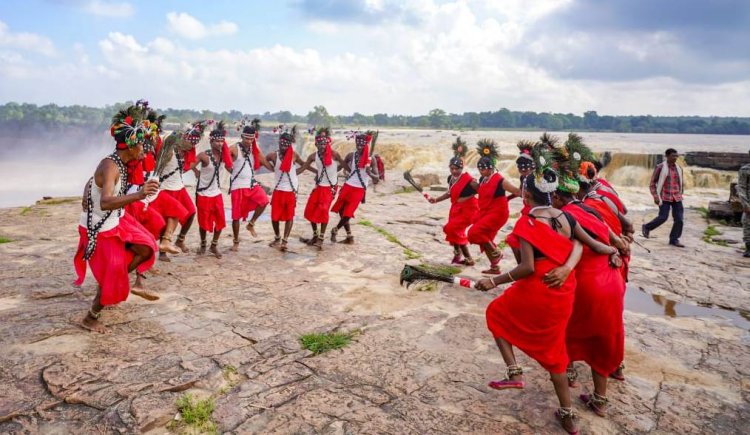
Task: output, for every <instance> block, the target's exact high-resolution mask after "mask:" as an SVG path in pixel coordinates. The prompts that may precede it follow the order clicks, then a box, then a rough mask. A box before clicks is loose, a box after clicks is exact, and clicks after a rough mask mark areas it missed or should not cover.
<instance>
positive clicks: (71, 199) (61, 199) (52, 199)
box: [36, 196, 81, 205]
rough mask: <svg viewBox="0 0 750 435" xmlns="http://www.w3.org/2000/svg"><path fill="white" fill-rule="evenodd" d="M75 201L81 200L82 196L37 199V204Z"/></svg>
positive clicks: (57, 203) (70, 202)
mask: <svg viewBox="0 0 750 435" xmlns="http://www.w3.org/2000/svg"><path fill="white" fill-rule="evenodd" d="M74 202H81V197H80V196H79V197H71V196H69V197H65V198H50V199H40V200H39V201H37V202H36V203H37V204H44V205H59V204H72V203H74Z"/></svg>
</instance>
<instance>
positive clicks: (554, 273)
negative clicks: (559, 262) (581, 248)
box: [542, 266, 573, 288]
mask: <svg viewBox="0 0 750 435" xmlns="http://www.w3.org/2000/svg"><path fill="white" fill-rule="evenodd" d="M572 270H573V269H571V268H569V267H567V266H560V267H556V268H554V269H552V270H550V271H549V272H547V274H546V275H544V278H543V279H542V281H543V282H544V283H545V284H547V287H550V288H557V287H561V286H562V285H563V284H564V283H565V280H566V279H568V275H570V272H571V271H572Z"/></svg>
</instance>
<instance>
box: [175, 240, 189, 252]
mask: <svg viewBox="0 0 750 435" xmlns="http://www.w3.org/2000/svg"><path fill="white" fill-rule="evenodd" d="M174 245H175V246H177V247H178V248H180V250H181V251H182V252H183V253H184V254H187V253H188V252H190V248H188V247H187V246H185V240H178V241H177V243H175V244H174Z"/></svg>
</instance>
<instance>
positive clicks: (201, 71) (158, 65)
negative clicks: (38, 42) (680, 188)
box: [0, 0, 750, 115]
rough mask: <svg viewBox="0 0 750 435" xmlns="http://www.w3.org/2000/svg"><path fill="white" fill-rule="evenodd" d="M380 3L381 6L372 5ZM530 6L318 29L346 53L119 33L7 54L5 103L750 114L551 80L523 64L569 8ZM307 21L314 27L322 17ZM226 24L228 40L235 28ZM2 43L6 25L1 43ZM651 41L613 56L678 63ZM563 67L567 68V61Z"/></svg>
mask: <svg viewBox="0 0 750 435" xmlns="http://www.w3.org/2000/svg"><path fill="white" fill-rule="evenodd" d="M384 4H385V3H383V2H378V1H372V2H369V3H368V7H370V8H372V9H378V8H382V7H383V5H384ZM525 4H527V2H522V1H521V0H513V1H509V2H507V4H504V7H503V8H502V10H500V9H498V6H497V3H495V2H493V1H490V0H485V1H477V2H465V1H461V0H456V1H449V2H442V1H440V2H438V1H437V0H420V1H418V2H411V3H408V4H407V5H406V6H404V8H407V9H408V14H407V15H409V16H415V17H419V20H417V21H398V20H393V21H384V22H382V23H379V24H378V25H377V26H369V25H366V24H363V23H361V22H357V21H350V22H343V21H335V22H333V23H330V22H328V21H321V23H329V24H328V25H329V26H330V27H329V28H328V29H326V30H330V32H326V31H325V30H324V31H319V32H316V37H319V38H320V39H321V40H322V41H323V42H325V41H326V38H330V40H331V41H335V40H342V41H345V42H346V44H344V45H345V47H346V49H345V50H344V49H338V48H337V44H335V43H331V44H330V45H320V47H325V48H324V49H323V48H321V49H317V48H301V47H296V46H295V47H291V46H288V45H283V44H276V45H271V46H265V47H256V48H251V49H233V50H229V49H206V48H201V47H200V46H196V44H194V43H192V42H191V43H190V44H186V43H184V42H182V41H181V39H178V38H175V39H168V38H165V37H157V38H155V39H153V40H150V41H148V40H139V39H138V38H136V37H134V36H133V35H128V34H124V33H118V32H113V33H110V34H109V35H108V36H107V37H106V38H105V39H103V40H102V41H100V42H99V45H98V48H99V51H100V53H89V55H90V56H88V57H85V56H78V57H76V58H77V59H83V61H81V62H78V63H76V62H75V61H73V60H72V58H68V60H66V61H65V62H69V63H63V64H58V65H51V66H44V65H38V64H35V63H34V62H31V61H29V60H28V59H25V58H24V57H23V56H21V55H18V54H17V53H14V52H8V53H0V80H2V81H3V85H4V86H3V87H2V90H0V100H20V101H36V100H34V98H33V97H34V96H35V95H42V96H43V98H46V100H42V101H49V100H50V99H53V100H55V101H56V102H59V103H61V104H72V103H83V104H95V105H103V104H110V103H112V102H114V101H124V100H136V99H138V98H146V99H148V100H149V101H151V102H152V103H153V104H154V105H156V106H158V107H179V108H196V109H204V108H209V109H213V110H229V109H238V110H242V111H245V112H255V113H258V112H261V113H262V112H265V111H272V112H273V111H277V110H291V111H293V112H295V113H299V114H305V113H307V111H309V110H310V109H311V108H312V107H313V106H314V105H318V104H322V105H324V106H326V107H327V108H328V110H329V112H331V113H334V114H351V113H353V112H355V111H357V112H361V113H368V114H372V113H382V112H385V113H391V114H425V113H427V112H428V111H429V110H430V109H433V108H442V109H444V110H447V111H449V112H459V113H460V112H464V111H487V110H497V109H499V108H501V107H507V108H509V109H511V110H532V111H537V112H542V111H553V112H564V113H568V112H573V113H578V114H581V113H582V112H584V111H586V110H597V111H598V112H599V113H600V114H645V113H651V114H674V115H681V114H682V115H689V114H690V115H692V114H704V115H741V114H743V113H748V112H750V82H748V81H747V80H744V81H738V82H735V83H728V84H723V85H712V84H703V85H686V84H685V83H684V82H682V81H680V80H678V79H674V78H664V77H661V78H653V79H648V80H639V81H607V82H603V81H597V80H594V79H592V80H582V79H577V80H572V79H565V78H561V77H560V75H559V74H552V73H550V72H549V70H548V69H545V68H544V66H542V65H539V64H537V63H535V62H534V61H533V60H529V59H533V58H534V56H520V55H519V54H518V53H519V51H526V52H528V53H534V52H535V51H538V52H539V53H546V54H549V55H551V56H553V55H554V53H549V52H548V50H546V47H543V46H542V45H538V46H535V45H528V46H526V45H524V44H525V42H524V41H525V40H527V38H525V36H526V33H527V31H528V29H529V28H530V26H532V25H533V24H534V23H536V22H537V20H540V19H543V17H545V16H546V15H547V14H550V13H553V12H554V11H555V10H557V9H556V8H559V7H561V5H564V4H566V2H565V1H563V2H555V1H531V2H528V7H524V5H525ZM167 20H168V23H169V27H168V28H169V29H170V30H171V31H172V32H174V33H176V34H177V35H179V36H181V37H183V38H190V39H195V38H203V37H207V36H211V35H213V34H217V33H216V32H217V30H216V29H217V27H216V26H217V24H214V25H208V26H207V25H204V24H203V23H201V22H200V21H199V20H198V19H196V18H194V17H192V16H190V15H188V14H184V13H170V14H168V15H167ZM311 21H312V23H313V26H314V25H315V19H313V20H311ZM229 24H230V26H228V27H227V29H224V30H221V31H223V32H230V31H236V26H235V25H233V24H232V23H229ZM232 29H234V30H232ZM318 30H320V29H318ZM221 31H218V32H219V33H221ZM5 33H7V32H6V31H5V29H4V27H2V26H0V35H3V34H5ZM594 42H595V41H592V40H591V35H590V34H585V33H582V34H576V33H571V34H570V35H567V37H566V38H565V40H564V41H557V43H558V46H561V44H562V46H564V47H570V49H571V50H573V49H575V50H582V49H585V47H586V46H590V45H591V44H593V43H594ZM648 42H649V43H648V44H642V41H640V40H635V39H627V38H623V39H622V40H621V41H620V45H619V47H618V49H619V50H620V51H622V52H625V53H629V54H631V55H632V56H634V57H637V58H641V59H644V62H648V61H650V60H652V59H654V58H657V57H661V56H665V55H666V54H669V53H673V54H671V55H675V54H674V52H671V51H670V50H673V44H672V41H671V39H670V38H669V37H668V35H657V36H655V37H654V38H652V39H650V40H649V41H648ZM537 44H540V43H539V42H537ZM306 46H310V45H306ZM312 46H315V45H312ZM76 50H78V49H76ZM14 51H17V50H14ZM22 54H23V53H22ZM79 54H80V53H79ZM89 59H101V60H100V61H91V60H89ZM558 64H559V65H560V68H563V67H565V66H566V65H567V64H566V63H565V61H564V58H561V59H560V62H558ZM583 67H587V66H586V65H583ZM553 72H554V71H553ZM6 83H7V85H6ZM59 83H66V86H63V87H60V86H59ZM83 90H85V92H83ZM727 101H731V102H732V104H727Z"/></svg>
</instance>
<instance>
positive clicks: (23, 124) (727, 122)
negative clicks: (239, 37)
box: [0, 102, 750, 134]
mask: <svg viewBox="0 0 750 435" xmlns="http://www.w3.org/2000/svg"><path fill="white" fill-rule="evenodd" d="M129 104H132V102H124V103H117V104H113V105H107V106H105V107H102V108H97V107H89V106H80V105H74V106H58V105H56V104H47V105H43V106H37V105H35V104H27V103H22V104H19V103H14V102H9V103H6V104H3V105H1V106H0V132H5V133H10V132H17V131H19V130H23V129H26V128H44V129H45V130H48V131H49V130H53V131H54V130H64V129H68V128H76V127H78V128H86V129H98V128H101V129H104V130H105V131H106V130H107V129H108V127H109V124H110V119H111V117H112V115H113V114H114V113H116V112H117V111H118V110H119V109H121V108H122V107H126V106H127V105H129ZM159 112H160V113H163V114H165V115H167V121H166V122H167V123H170V124H173V125H174V124H177V123H186V122H190V121H194V120H197V119H224V120H226V121H229V122H230V123H231V122H237V121H240V120H241V119H242V117H243V113H242V112H240V111H238V110H231V111H224V112H213V111H210V110H202V111H199V110H192V109H173V108H168V109H159ZM247 116H251V117H259V118H260V119H261V120H262V121H264V122H266V123H280V124H290V123H300V124H309V125H330V126H334V127H337V126H355V127H359V126H362V127H407V128H436V129H440V128H445V129H463V130H471V129H509V130H513V129H520V130H545V131H612V132H622V133H690V134H750V118H741V117H716V116H712V117H704V116H651V115H638V116H610V115H599V114H598V113H597V112H596V111H588V112H585V113H584V114H583V115H582V116H579V115H575V114H573V113H546V112H542V113H537V112H528V111H527V112H519V111H511V110H508V109H505V108H502V109H499V110H497V111H494V112H492V111H487V112H464V113H461V114H458V113H447V112H446V111H444V110H442V109H433V110H431V111H430V112H429V113H427V114H426V115H389V114H387V113H376V114H374V115H364V114H361V113H357V112H355V113H354V114H352V115H338V116H336V115H331V114H329V113H328V110H327V109H326V108H325V107H324V106H315V107H314V108H313V109H312V110H311V111H310V112H308V113H307V115H304V116H303V115H297V114H293V113H292V112H290V111H279V112H274V113H271V112H265V113H255V114H247Z"/></svg>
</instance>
